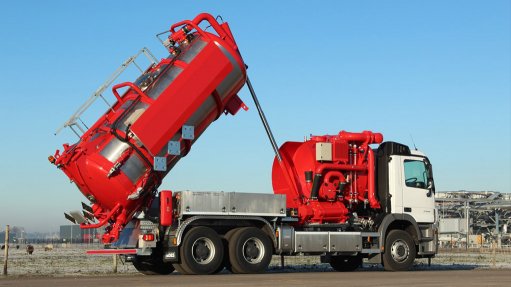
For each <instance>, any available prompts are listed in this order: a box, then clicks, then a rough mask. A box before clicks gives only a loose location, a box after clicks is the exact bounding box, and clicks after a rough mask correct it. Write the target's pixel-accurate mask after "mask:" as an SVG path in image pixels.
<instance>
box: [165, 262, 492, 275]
mask: <svg viewBox="0 0 511 287" xmlns="http://www.w3.org/2000/svg"><path fill="white" fill-rule="evenodd" d="M481 268H489V266H483V265H475V264H451V265H447V264H431V265H430V266H428V265H427V264H417V265H414V266H413V267H412V268H411V269H410V271H452V270H475V269H481ZM372 271H375V272H384V269H383V266H381V265H373V266H369V265H368V266H364V267H361V268H358V269H357V270H355V271H351V272H372ZM410 271H409V272H410ZM318 272H337V271H335V270H333V269H332V268H330V266H329V265H328V264H320V265H308V266H299V265H289V266H285V267H284V268H281V267H276V266H272V267H270V268H268V269H267V270H266V272H265V273H270V274H278V273H318ZM338 273H349V272H338ZM231 274H232V273H231V272H230V271H228V270H225V269H224V270H222V271H221V272H220V273H218V275H231ZM173 275H180V273H179V272H174V273H173Z"/></svg>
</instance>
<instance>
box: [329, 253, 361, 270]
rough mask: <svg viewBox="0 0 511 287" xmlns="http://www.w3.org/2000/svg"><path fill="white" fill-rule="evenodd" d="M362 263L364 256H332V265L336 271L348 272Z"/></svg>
mask: <svg viewBox="0 0 511 287" xmlns="http://www.w3.org/2000/svg"><path fill="white" fill-rule="evenodd" d="M360 265H362V257H360V256H358V255H357V256H332V257H331V258H330V266H332V268H333V269H334V270H336V271H340V272H348V271H355V270H356V269H357V268H358V267H360Z"/></svg>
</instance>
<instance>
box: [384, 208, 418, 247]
mask: <svg viewBox="0 0 511 287" xmlns="http://www.w3.org/2000/svg"><path fill="white" fill-rule="evenodd" d="M395 229H399V230H403V231H406V232H407V233H408V234H410V236H411V237H412V239H413V241H414V243H415V245H419V242H420V240H421V239H422V234H421V232H420V230H419V225H418V224H417V222H416V221H415V219H414V218H413V217H412V216H411V215H409V214H388V215H387V216H385V218H384V219H383V221H382V222H381V224H380V226H379V228H378V233H379V234H380V235H381V236H382V240H380V249H381V248H383V247H384V246H385V241H386V239H387V235H388V233H389V232H390V231H391V230H395Z"/></svg>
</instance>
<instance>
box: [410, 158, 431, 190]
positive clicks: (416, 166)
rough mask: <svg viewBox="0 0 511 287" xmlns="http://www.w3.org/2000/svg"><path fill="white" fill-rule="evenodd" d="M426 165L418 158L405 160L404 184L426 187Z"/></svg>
mask: <svg viewBox="0 0 511 287" xmlns="http://www.w3.org/2000/svg"><path fill="white" fill-rule="evenodd" d="M427 178H428V177H427V171H426V165H425V164H424V162H423V161H420V160H405V184H406V186H408V187H415V188H423V189H426V187H427Z"/></svg>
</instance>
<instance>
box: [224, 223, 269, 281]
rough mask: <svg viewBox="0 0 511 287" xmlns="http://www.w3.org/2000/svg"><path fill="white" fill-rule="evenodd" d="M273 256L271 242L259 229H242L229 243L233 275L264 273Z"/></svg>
mask: <svg viewBox="0 0 511 287" xmlns="http://www.w3.org/2000/svg"><path fill="white" fill-rule="evenodd" d="M271 256H272V244H271V240H270V238H269V237H268V236H267V235H266V234H265V233H264V232H263V231H261V230H260V229H258V228H255V227H246V228H241V229H239V230H238V231H236V232H235V233H234V234H233V235H232V238H231V240H230V241H229V261H230V262H231V269H232V272H233V273H262V272H264V271H265V270H266V268H267V267H268V265H269V264H270V261H271Z"/></svg>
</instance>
